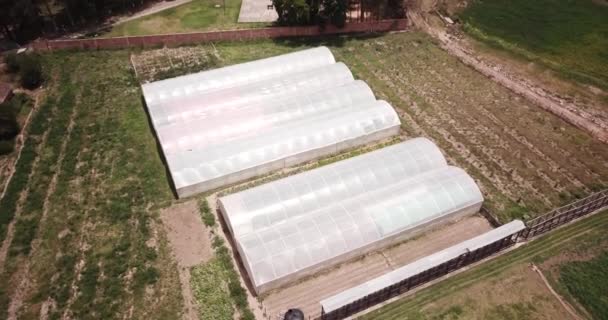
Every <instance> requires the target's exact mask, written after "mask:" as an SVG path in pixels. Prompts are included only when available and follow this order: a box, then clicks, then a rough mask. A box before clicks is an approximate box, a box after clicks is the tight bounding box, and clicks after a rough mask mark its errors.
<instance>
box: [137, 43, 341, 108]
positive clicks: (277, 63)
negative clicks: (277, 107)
mask: <svg viewBox="0 0 608 320" xmlns="http://www.w3.org/2000/svg"><path fill="white" fill-rule="evenodd" d="M334 62H335V59H334V56H333V54H332V53H331V51H329V49H328V48H326V47H318V48H313V49H308V50H302V51H297V52H293V53H288V54H284V55H280V56H276V57H271V58H266V59H260V60H255V61H252V62H247V63H241V64H237V65H232V66H228V67H224V68H220V69H215V70H210V71H205V72H198V73H193V74H189V75H185V76H181V77H176V78H171V79H166V80H161V81H155V82H152V83H148V84H144V85H143V86H142V89H143V92H144V96H145V99H146V103H147V104H148V106H151V105H154V104H157V103H161V102H162V101H164V100H171V99H174V98H179V97H183V96H189V95H193V94H200V93H204V92H208V91H211V90H217V89H222V88H229V87H234V86H238V85H242V84H247V83H251V82H255V81H260V80H264V79H268V78H273V77H278V76H281V75H285V74H289V73H294V72H300V71H305V70H310V69H314V68H317V67H320V66H325V65H330V64H333V63H334Z"/></svg>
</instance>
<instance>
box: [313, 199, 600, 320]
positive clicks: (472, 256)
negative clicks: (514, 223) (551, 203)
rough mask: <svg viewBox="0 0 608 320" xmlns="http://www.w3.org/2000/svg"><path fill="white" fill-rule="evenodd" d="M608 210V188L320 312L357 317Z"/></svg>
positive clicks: (328, 319)
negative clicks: (486, 243) (436, 263)
mask: <svg viewBox="0 0 608 320" xmlns="http://www.w3.org/2000/svg"><path fill="white" fill-rule="evenodd" d="M606 207H608V189H605V190H602V191H600V192H597V193H594V194H592V195H590V196H588V197H586V198H583V199H580V200H577V201H574V202H572V203H571V204H568V205H566V206H563V207H560V208H557V209H555V210H552V211H550V212H548V213H546V214H544V215H542V216H540V217H538V218H535V219H532V220H530V221H528V222H526V228H525V229H523V230H521V231H517V232H514V233H511V234H509V235H507V236H505V237H503V238H501V239H499V240H497V241H494V242H492V243H490V244H488V245H486V246H484V247H481V248H479V249H476V250H473V251H467V252H465V253H463V254H461V255H460V256H458V257H456V258H454V259H451V260H449V261H446V262H444V263H442V264H440V265H438V266H436V267H432V268H430V269H426V270H423V271H421V272H419V273H418V274H415V275H413V276H411V277H409V278H406V279H404V280H402V281H400V282H398V283H395V284H393V285H391V286H388V287H385V288H382V289H380V290H377V291H375V292H373V293H371V294H368V295H367V296H365V297H363V298H361V299H358V300H356V301H352V302H351V303H349V304H346V305H344V306H342V307H341V308H338V309H336V310H333V311H331V312H327V313H326V312H325V311H324V310H323V309H322V310H321V319H323V320H338V319H344V318H346V317H349V316H352V315H354V314H357V313H359V312H361V311H364V310H366V309H368V308H370V307H372V306H375V305H377V304H379V303H382V302H384V301H387V300H389V299H391V298H394V297H397V296H399V295H401V294H403V293H406V292H408V291H410V290H411V289H414V288H416V287H419V286H422V285H424V284H426V283H428V282H431V281H433V280H436V279H438V278H440V277H442V276H445V275H447V274H449V273H452V272H454V271H457V270H460V269H462V268H464V267H466V266H469V265H471V264H473V263H475V262H478V261H481V260H483V259H484V258H487V257H490V256H492V255H494V254H497V253H499V252H501V251H504V250H505V249H508V248H510V247H512V246H513V245H515V243H517V242H527V241H530V240H531V239H532V240H533V239H534V238H535V237H536V236H539V235H541V234H545V233H547V232H549V231H551V230H554V229H556V228H557V227H559V226H562V225H565V224H567V223H569V222H571V221H573V220H575V219H576V218H580V217H583V216H586V215H588V214H590V213H593V212H598V211H599V210H601V209H603V208H606Z"/></svg>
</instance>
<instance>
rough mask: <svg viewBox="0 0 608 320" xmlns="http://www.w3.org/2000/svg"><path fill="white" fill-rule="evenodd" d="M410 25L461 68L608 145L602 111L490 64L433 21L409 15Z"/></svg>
mask: <svg viewBox="0 0 608 320" xmlns="http://www.w3.org/2000/svg"><path fill="white" fill-rule="evenodd" d="M408 17H409V18H410V19H412V21H413V22H414V23H415V24H416V25H417V26H419V27H420V28H422V29H423V30H425V31H426V32H428V33H429V34H431V35H433V36H434V37H436V38H437V39H438V40H439V41H440V42H441V43H440V45H441V47H442V48H443V49H445V50H446V51H447V52H449V53H450V54H451V55H453V56H455V57H456V58H458V59H459V60H460V61H461V62H463V63H464V64H466V65H468V66H470V67H472V68H473V69H475V70H477V71H478V72H480V73H481V74H483V75H485V76H486V77H488V78H490V79H492V80H494V81H495V82H497V83H499V84H500V85H502V86H504V87H505V88H507V89H509V90H511V91H513V92H514V93H516V94H518V95H521V96H523V97H525V98H526V99H528V100H529V101H531V102H533V103H534V104H536V105H537V106H539V107H541V108H542V109H544V110H546V111H548V112H551V113H553V114H555V115H556V116H558V117H560V118H562V119H563V120H564V121H566V122H568V123H570V124H572V125H574V126H576V127H578V128H579V129H581V130H583V131H586V132H587V133H589V134H590V135H592V136H593V137H595V138H596V139H598V140H600V141H602V142H604V143H608V117H606V114H605V112H604V111H603V110H597V109H592V110H590V108H585V107H582V106H579V105H577V104H575V103H573V102H571V101H568V100H566V99H563V98H561V97H560V95H559V94H556V93H554V92H551V91H549V90H546V89H545V88H542V87H540V86H538V85H537V84H536V83H534V82H533V81H530V80H528V79H525V78H523V76H522V75H521V74H515V73H514V72H512V71H510V70H507V69H506V68H505V67H504V66H503V65H501V64H497V63H489V62H488V61H486V60H483V59H481V58H480V57H479V56H478V55H477V53H476V52H475V51H473V50H472V49H471V48H470V45H469V44H468V43H467V41H466V39H464V38H460V39H459V38H458V37H457V36H455V34H454V33H450V32H447V31H449V30H446V29H444V28H442V27H437V24H432V23H429V22H428V20H429V19H433V18H434V17H429V16H424V15H419V14H417V13H409V14H408Z"/></svg>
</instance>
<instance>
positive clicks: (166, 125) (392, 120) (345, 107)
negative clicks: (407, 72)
mask: <svg viewBox="0 0 608 320" xmlns="http://www.w3.org/2000/svg"><path fill="white" fill-rule="evenodd" d="M142 91H143V94H144V99H145V100H146V106H147V109H148V114H149V116H150V121H151V123H152V125H153V127H154V130H155V132H156V136H157V138H158V142H159V145H160V147H161V149H162V151H163V154H164V160H165V162H166V165H167V167H168V169H169V172H170V173H171V178H172V182H173V184H174V186H175V190H176V192H177V195H178V196H179V197H186V196H190V195H193V194H196V193H199V192H203V191H207V190H212V189H215V188H220V187H224V186H227V185H229V184H233V183H237V182H240V181H244V180H246V179H249V178H252V177H256V176H259V175H263V174H266V173H269V172H271V171H274V170H278V169H281V168H285V167H288V166H293V165H297V164H299V163H303V162H306V161H310V160H313V159H316V158H318V157H322V156H325V155H329V154H333V153H337V152H340V151H341V150H344V149H347V148H352V147H356V146H359V145H363V144H367V143H370V142H373V141H376V140H381V139H385V138H388V137H390V136H393V135H395V134H398V132H399V130H400V126H401V122H400V120H399V117H398V115H397V114H396V113H395V111H394V110H393V108H392V107H391V106H390V105H389V104H388V103H386V102H385V101H379V100H376V98H375V97H374V94H373V92H372V91H371V89H370V88H369V87H368V86H367V84H365V83H364V82H363V81H358V80H355V79H354V78H353V75H352V73H351V72H350V70H349V69H348V67H347V66H346V65H344V64H343V63H339V62H338V63H336V62H335V60H334V57H333V56H332V54H331V52H330V51H329V50H328V49H327V48H324V47H320V48H315V49H309V50H303V51H299V52H295V53H289V54H285V55H281V56H277V57H272V58H268V59H262V60H257V61H253V62H248V63H243V64H239V65H234V66H229V67H225V68H219V69H215V70H210V71H204V72H199V73H196V74H192V75H187V76H182V77H177V78H173V79H167V80H161V81H157V82H153V83H148V84H144V85H143V86H142Z"/></svg>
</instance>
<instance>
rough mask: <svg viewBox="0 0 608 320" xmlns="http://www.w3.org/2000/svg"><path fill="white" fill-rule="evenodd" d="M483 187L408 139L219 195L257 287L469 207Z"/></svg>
mask: <svg viewBox="0 0 608 320" xmlns="http://www.w3.org/2000/svg"><path fill="white" fill-rule="evenodd" d="M482 201H483V197H482V194H481V192H480V190H479V188H478V187H477V185H476V184H475V182H474V181H473V179H471V177H469V176H468V175H467V174H466V173H465V172H464V171H463V170H461V169H459V168H455V167H451V166H448V165H447V163H446V161H445V159H444V157H443V156H442V154H441V152H440V151H439V149H438V148H437V147H436V146H435V145H434V144H433V143H432V142H430V141H429V140H427V139H424V138H417V139H413V140H410V141H407V142H404V143H400V144H397V145H393V146H390V147H387V148H383V149H381V150H377V151H373V152H370V153H367V154H364V155H361V156H357V157H355V158H351V159H348V160H344V161H340V162H337V163H334V164H331V165H328V166H325V167H321V168H319V169H315V170H311V171H308V172H304V173H301V174H298V175H294V176H291V177H287V178H284V179H281V180H278V181H274V182H271V183H268V184H265V185H262V186H258V187H255V188H252V189H249V190H246V191H242V192H239V193H236V194H232V195H228V196H225V197H222V198H220V199H219V205H220V210H221V212H222V215H223V216H224V219H225V220H226V222H227V225H228V226H229V228H230V230H231V232H232V234H233V237H234V239H235V243H236V246H237V249H238V251H239V253H240V256H241V258H242V260H243V263H244V265H245V268H246V269H247V272H248V273H249V277H250V279H251V281H252V284H253V287H254V288H255V290H256V292H258V293H263V292H265V291H268V290H270V289H273V288H276V287H279V286H281V285H283V284H286V283H288V282H291V281H294V280H296V279H298V278H300V277H302V276H305V275H308V274H311V273H314V272H316V271H318V270H320V269H323V268H326V267H329V266H331V265H333V264H336V263H339V262H342V261H345V260H347V259H350V258H353V257H356V256H359V255H361V254H364V253H365V252H368V251H370V250H375V249H379V248H381V247H384V246H386V245H388V244H390V243H394V242H397V241H402V240H404V239H407V238H409V237H411V236H413V235H415V234H417V233H418V232H420V231H422V230H423V229H424V228H425V227H428V226H429V225H435V224H438V223H444V222H446V221H450V220H455V219H458V218H461V217H463V216H465V215H469V214H473V213H476V212H477V211H478V210H479V208H480V206H481V203H482Z"/></svg>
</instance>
